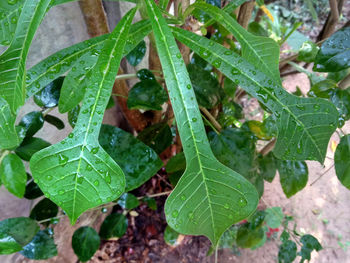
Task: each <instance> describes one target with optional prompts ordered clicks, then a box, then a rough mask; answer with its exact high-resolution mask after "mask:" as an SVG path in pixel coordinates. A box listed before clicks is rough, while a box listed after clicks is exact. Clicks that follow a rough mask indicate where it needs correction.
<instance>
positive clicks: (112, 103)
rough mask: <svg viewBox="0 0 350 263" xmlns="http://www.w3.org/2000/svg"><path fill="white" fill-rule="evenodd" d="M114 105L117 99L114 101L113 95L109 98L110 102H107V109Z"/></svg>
mask: <svg viewBox="0 0 350 263" xmlns="http://www.w3.org/2000/svg"><path fill="white" fill-rule="evenodd" d="M114 106H115V101H114V99H113V97H112V96H111V97H110V98H109V101H108V104H107V106H106V110H108V109H111V108H113V107H114Z"/></svg>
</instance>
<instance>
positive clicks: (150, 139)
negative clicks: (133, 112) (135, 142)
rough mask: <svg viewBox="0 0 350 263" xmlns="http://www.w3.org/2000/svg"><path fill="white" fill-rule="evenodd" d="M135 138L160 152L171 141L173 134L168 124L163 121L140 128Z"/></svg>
mask: <svg viewBox="0 0 350 263" xmlns="http://www.w3.org/2000/svg"><path fill="white" fill-rule="evenodd" d="M137 139H139V140H140V141H142V142H143V143H144V144H146V145H148V146H149V147H151V148H152V149H153V150H155V152H156V153H158V154H161V153H162V152H163V151H164V150H165V149H166V148H168V147H169V146H170V145H171V143H172V142H173V135H172V132H171V130H170V127H169V125H168V124H167V123H166V122H165V123H157V124H154V125H152V126H149V127H147V128H146V129H144V130H142V131H141V132H140V133H139V134H138V135H137Z"/></svg>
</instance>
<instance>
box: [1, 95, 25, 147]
mask: <svg viewBox="0 0 350 263" xmlns="http://www.w3.org/2000/svg"><path fill="white" fill-rule="evenodd" d="M15 121H16V115H15V114H13V113H12V112H11V109H10V105H9V104H8V103H7V101H6V100H5V99H4V98H2V97H0V127H1V129H0V149H13V148H15V147H16V146H18V145H19V144H20V143H21V142H20V139H19V137H18V135H17V130H16V128H15Z"/></svg>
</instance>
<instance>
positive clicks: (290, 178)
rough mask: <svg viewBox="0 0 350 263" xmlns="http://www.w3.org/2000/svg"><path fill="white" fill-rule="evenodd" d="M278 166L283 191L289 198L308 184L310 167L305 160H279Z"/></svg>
mask: <svg viewBox="0 0 350 263" xmlns="http://www.w3.org/2000/svg"><path fill="white" fill-rule="evenodd" d="M277 168H278V173H279V174H280V182H281V185H282V189H283V192H284V193H285V195H286V196H287V197H288V198H289V197H291V196H293V195H295V194H296V193H297V192H299V191H300V190H302V189H303V188H304V187H305V186H306V183H307V180H308V169H307V165H306V163H305V162H301V161H281V160H279V161H277Z"/></svg>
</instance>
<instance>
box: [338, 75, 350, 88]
mask: <svg viewBox="0 0 350 263" xmlns="http://www.w3.org/2000/svg"><path fill="white" fill-rule="evenodd" d="M349 86H350V74H349V75H347V76H346V77H345V78H344V79H343V80H342V81H340V82H339V84H338V87H339V89H346V88H348V87H349Z"/></svg>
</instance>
